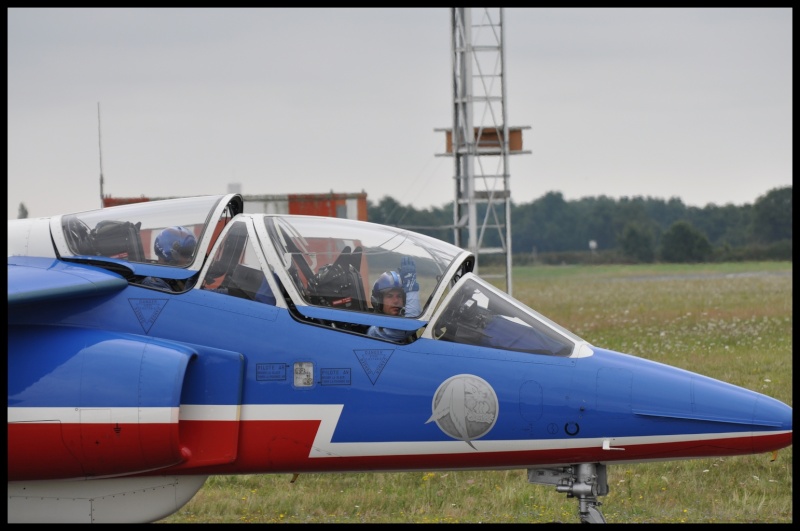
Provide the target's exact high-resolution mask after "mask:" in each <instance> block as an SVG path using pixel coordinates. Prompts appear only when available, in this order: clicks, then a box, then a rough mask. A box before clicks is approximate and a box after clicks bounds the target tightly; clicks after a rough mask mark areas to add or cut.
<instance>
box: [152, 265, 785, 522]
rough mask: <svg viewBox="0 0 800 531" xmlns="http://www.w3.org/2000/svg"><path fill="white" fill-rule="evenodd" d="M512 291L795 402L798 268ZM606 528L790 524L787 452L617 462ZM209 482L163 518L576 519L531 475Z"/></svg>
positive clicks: (625, 347)
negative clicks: (613, 524) (794, 299)
mask: <svg viewBox="0 0 800 531" xmlns="http://www.w3.org/2000/svg"><path fill="white" fill-rule="evenodd" d="M513 282H514V286H513V295H514V297H515V298H517V299H519V300H521V301H523V302H525V303H526V304H528V305H530V306H531V307H533V308H534V309H536V310H538V311H540V312H541V313H543V314H544V315H546V316H548V317H550V318H551V319H553V320H554V321H556V322H558V323H560V324H562V325H564V326H565V327H567V328H569V329H570V330H572V331H574V332H575V333H577V334H578V335H580V336H581V337H583V338H584V339H586V340H587V341H589V342H590V343H592V344H595V345H598V346H602V347H605V348H609V349H612V350H618V351H621V352H627V353H630V354H634V355H637V356H640V357H643V358H648V359H652V360H656V361H660V362H663V363H667V364H670V365H675V366H678V367H682V368H685V369H689V370H692V371H695V372H699V373H702V374H705V375H708V376H711V377H714V378H718V379H721V380H725V381H728V382H731V383H734V384H736V385H740V386H743V387H746V388H749V389H753V390H757V391H760V392H762V393H765V394H767V395H770V396H773V397H775V398H777V399H779V400H782V401H783V402H786V403H787V404H789V405H791V404H792V265H791V263H786V262H784V263H774V262H771V263H736V264H714V265H697V266H686V265H683V266H678V265H670V266H665V265H637V266H530V267H525V268H517V269H515V270H514V271H513ZM608 476H609V477H608V484H609V488H610V493H609V494H608V495H607V496H604V497H601V498H600V501H601V502H602V503H603V505H602V507H601V511H602V512H603V514H604V516H605V517H606V519H607V520H608V521H609V522H630V523H656V522H667V523H682V522H687V523H688V522H698V523H701V522H702V523H712V522H713V523H733V522H742V523H743V522H758V523H791V522H792V515H793V513H792V500H793V493H792V448H791V447H790V448H786V449H784V450H781V451H780V452H779V453H778V456H777V459H776V460H774V461H773V460H772V456H771V455H753V456H742V457H727V458H716V459H696V460H690V461H664V462H653V463H643V464H635V465H610V466H609V467H608ZM291 480H292V477H291V476H290V475H286V474H280V475H258V476H229V477H212V478H209V480H208V481H207V482H206V485H205V486H204V487H203V488H202V489H201V490H200V492H199V493H198V494H197V495H196V496H195V498H194V499H193V500H192V501H190V502H189V503H188V504H187V505H186V506H185V507H183V508H182V509H181V510H180V511H179V512H177V513H175V514H174V515H172V516H170V517H168V518H166V519H164V520H162V521H161V522H164V523H184V522H264V523H266V522H273V523H279V522H280V523H283V522H285V523H292V522H297V523H301V522H302V523H311V522H315V523H323V522H336V523H359V522H380V523H397V522H418V523H423V522H429V523H433V522H439V523H458V522H484V523H490V522H492V523H497V522H542V523H544V522H564V523H573V522H578V521H579V519H578V515H577V501H576V500H575V499H567V498H566V496H565V495H564V494H559V493H557V492H556V491H555V488H553V487H550V486H544V485H532V484H529V483H527V478H526V472H525V471H524V470H503V471H479V472H475V471H461V472H452V471H427V472H404V473H371V474H339V473H336V474H306V475H301V476H300V477H299V478H297V480H296V481H294V482H292V481H291Z"/></svg>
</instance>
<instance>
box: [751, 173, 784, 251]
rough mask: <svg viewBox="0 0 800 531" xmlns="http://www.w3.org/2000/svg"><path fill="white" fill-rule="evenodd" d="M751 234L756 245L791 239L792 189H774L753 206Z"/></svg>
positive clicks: (757, 200)
mask: <svg viewBox="0 0 800 531" xmlns="http://www.w3.org/2000/svg"><path fill="white" fill-rule="evenodd" d="M752 234H753V237H754V239H755V241H756V242H757V243H773V242H778V241H781V240H791V239H792V187H791V186H786V187H784V188H774V189H772V190H770V191H769V192H767V193H766V194H765V195H763V196H761V197H759V198H758V199H756V202H755V204H754V205H753V226H752Z"/></svg>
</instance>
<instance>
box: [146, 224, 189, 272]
mask: <svg viewBox="0 0 800 531" xmlns="http://www.w3.org/2000/svg"><path fill="white" fill-rule="evenodd" d="M195 245H197V240H196V239H195V237H194V234H192V231H190V230H189V229H187V228H186V227H168V228H166V229H164V230H162V231H161V234H159V235H158V236H156V241H155V244H154V247H155V250H156V256H158V257H159V258H160V259H161V260H164V261H165V262H166V263H168V264H175V263H177V262H178V259H179V258H187V259H188V258H191V256H192V253H194V247H195Z"/></svg>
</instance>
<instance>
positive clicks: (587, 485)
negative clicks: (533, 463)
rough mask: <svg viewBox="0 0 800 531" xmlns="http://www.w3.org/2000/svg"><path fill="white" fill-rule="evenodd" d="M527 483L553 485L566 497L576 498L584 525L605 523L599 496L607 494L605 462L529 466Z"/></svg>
mask: <svg viewBox="0 0 800 531" xmlns="http://www.w3.org/2000/svg"><path fill="white" fill-rule="evenodd" d="M528 482H529V483H539V484H542V485H555V487H556V491H557V492H562V493H564V494H566V495H567V498H578V515H579V516H580V519H581V523H583V524H604V523H606V519H605V517H603V513H601V512H600V509H599V507H600V506H601V505H602V503H601V502H599V501H598V500H597V497H598V496H605V495H606V494H608V476H607V474H606V465H601V464H600V463H580V464H577V465H570V466H565V467H559V468H530V469H528Z"/></svg>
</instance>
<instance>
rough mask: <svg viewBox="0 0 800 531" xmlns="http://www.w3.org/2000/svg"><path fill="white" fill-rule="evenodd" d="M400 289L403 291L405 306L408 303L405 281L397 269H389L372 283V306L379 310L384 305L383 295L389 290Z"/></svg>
mask: <svg viewBox="0 0 800 531" xmlns="http://www.w3.org/2000/svg"><path fill="white" fill-rule="evenodd" d="M393 289H399V290H400V291H402V292H403V306H405V304H406V292H405V291H404V290H403V281H402V280H400V275H399V274H398V273H397V271H387V272H385V273H383V274H382V275H381V276H379V277H378V280H376V281H375V284H373V285H372V297H371V299H370V300H371V301H372V307H373V308H374V309H375V310H379V309H380V308H381V306H382V305H383V296H384V295H385V294H386V292H387V291H391V290H393Z"/></svg>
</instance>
